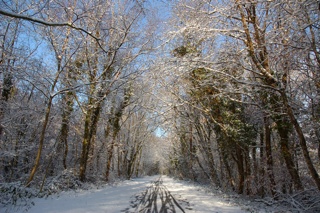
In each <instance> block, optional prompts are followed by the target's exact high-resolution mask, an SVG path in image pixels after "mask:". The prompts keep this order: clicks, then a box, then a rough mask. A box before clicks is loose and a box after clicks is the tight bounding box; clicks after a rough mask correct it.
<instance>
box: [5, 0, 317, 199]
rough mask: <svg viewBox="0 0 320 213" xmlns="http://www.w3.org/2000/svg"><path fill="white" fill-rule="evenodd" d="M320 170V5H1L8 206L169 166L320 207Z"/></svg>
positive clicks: (224, 0) (239, 0) (101, 0)
mask: <svg viewBox="0 0 320 213" xmlns="http://www.w3.org/2000/svg"><path fill="white" fill-rule="evenodd" d="M319 172H320V2H319V1H318V0H218V1H216V0H0V192H1V195H0V202H1V203H2V204H9V203H14V202H16V201H17V199H21V198H26V197H33V196H41V195H48V194H52V193H57V192H60V191H63V190H69V189H74V188H78V187H81V186H82V185H83V184H84V183H93V184H95V183H99V182H112V181H114V180H116V179H130V178H132V177H140V176H146V175H153V174H167V175H170V176H173V177H176V178H180V179H186V180H191V181H194V182H198V183H205V184H210V185H212V186H214V187H216V188H219V189H221V190H223V191H225V192H235V193H238V194H241V195H246V196H254V197H260V198H265V197H269V198H272V199H274V200H280V199H289V198H290V199H293V198H294V199H295V200H296V201H297V203H298V204H299V205H315V204H316V203H319V202H320V176H319ZM316 198H317V199H316Z"/></svg>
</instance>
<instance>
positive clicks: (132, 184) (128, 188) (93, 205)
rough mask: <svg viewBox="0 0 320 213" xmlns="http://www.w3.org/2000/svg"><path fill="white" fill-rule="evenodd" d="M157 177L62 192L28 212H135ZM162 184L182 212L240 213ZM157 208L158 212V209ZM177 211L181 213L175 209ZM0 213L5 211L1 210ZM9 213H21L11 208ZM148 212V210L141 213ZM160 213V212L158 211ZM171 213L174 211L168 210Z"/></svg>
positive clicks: (193, 191)
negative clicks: (140, 199) (142, 196)
mask: <svg viewBox="0 0 320 213" xmlns="http://www.w3.org/2000/svg"><path fill="white" fill-rule="evenodd" d="M157 180H159V176H152V177H144V178H136V179H133V180H128V181H124V182H121V183H119V184H117V185H116V186H105V187H102V188H100V189H91V190H87V191H77V192H73V191H70V192H63V193H61V194H59V195H54V196H51V197H49V198H47V199H44V198H42V199H40V198H39V199H34V200H33V202H34V205H33V206H31V208H30V209H29V210H28V212H31V213H120V212H136V211H137V210H136V209H137V205H138V204H139V200H138V199H139V197H141V195H143V194H144V193H145V192H146V190H147V189H148V188H150V187H151V185H152V184H154V183H155V181H157ZM161 180H162V181H161V184H163V186H164V187H165V188H166V189H167V190H168V191H169V192H170V194H171V195H172V196H173V197H174V199H175V200H176V201H177V202H178V203H179V205H181V207H182V208H183V209H184V212H201V213H206V212H210V213H216V212H227V213H241V212H246V211H244V210H243V209H242V208H241V207H239V206H235V205H232V204H230V203H228V202H227V201H224V200H223V199H221V198H219V197H218V196H216V195H214V194H210V193H208V192H206V190H204V189H203V188H201V187H197V186H194V185H193V184H190V183H188V182H184V181H177V180H174V179H172V178H169V177H167V176H162V177H161ZM159 209H160V208H159ZM159 209H158V210H159ZM176 210H177V211H176V212H182V211H181V210H179V208H176ZM0 212H1V213H2V212H5V210H4V209H2V210H1V209H0ZM9 212H17V213H18V212H19V213H20V212H24V211H22V210H21V209H20V210H16V209H15V210H14V209H12V208H11V209H10V210H9ZM142 212H147V211H142ZM159 212H160V211H159ZM168 212H173V211H168Z"/></svg>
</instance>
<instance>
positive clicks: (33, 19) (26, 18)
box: [0, 9, 100, 45]
mask: <svg viewBox="0 0 320 213" xmlns="http://www.w3.org/2000/svg"><path fill="white" fill-rule="evenodd" d="M0 14H1V15H4V16H8V17H11V18H17V19H22V20H26V21H30V22H34V23H38V24H42V25H45V26H50V27H70V28H72V29H75V30H78V31H81V32H84V33H85V34H87V35H89V36H90V37H92V38H93V39H95V40H96V41H97V42H98V41H99V40H100V38H97V37H96V36H94V35H93V34H92V33H91V32H89V31H87V30H85V29H83V28H81V27H77V26H74V25H73V24H71V23H67V22H65V23H59V22H57V23H55V22H47V21H44V20H41V19H36V18H32V17H30V16H26V15H22V14H18V13H12V12H8V11H4V10H1V9H0ZM99 45H100V43H99Z"/></svg>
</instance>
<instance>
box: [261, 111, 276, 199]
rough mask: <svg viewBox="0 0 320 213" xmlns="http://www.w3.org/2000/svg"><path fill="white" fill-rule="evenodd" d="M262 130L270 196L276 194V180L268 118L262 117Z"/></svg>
mask: <svg viewBox="0 0 320 213" xmlns="http://www.w3.org/2000/svg"><path fill="white" fill-rule="evenodd" d="M263 120H264V131H265V133H264V134H265V144H266V158H267V174H268V177H269V180H270V184H271V186H270V188H271V194H272V196H275V194H276V181H275V177H274V174H273V159H272V148H271V129H270V124H269V119H268V118H267V117H264V119H263Z"/></svg>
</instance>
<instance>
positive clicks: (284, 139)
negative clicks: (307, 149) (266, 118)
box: [276, 116, 303, 190]
mask: <svg viewBox="0 0 320 213" xmlns="http://www.w3.org/2000/svg"><path fill="white" fill-rule="evenodd" d="M280 119H281V120H280ZM276 124H277V127H276V128H277V130H278V133H279V136H280V148H281V154H282V157H283V158H284V161H285V163H286V166H287V169H288V171H289V174H290V176H291V179H292V181H293V184H294V186H295V188H296V189H297V190H303V186H302V183H301V180H300V176H299V173H298V171H297V169H296V168H295V165H294V161H293V159H292V154H291V152H290V149H289V128H290V127H289V125H288V121H287V120H286V119H285V118H284V117H283V116H281V118H279V119H278V120H276Z"/></svg>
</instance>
